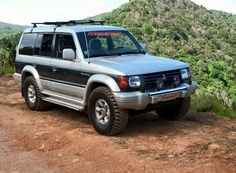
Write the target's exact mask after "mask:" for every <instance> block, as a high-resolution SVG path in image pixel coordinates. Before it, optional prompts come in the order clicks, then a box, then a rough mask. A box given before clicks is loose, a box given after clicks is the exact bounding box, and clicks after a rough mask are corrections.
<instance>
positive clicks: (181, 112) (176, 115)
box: [156, 97, 191, 121]
mask: <svg viewBox="0 0 236 173" xmlns="http://www.w3.org/2000/svg"><path fill="white" fill-rule="evenodd" d="M190 104H191V98H190V97H188V98H185V99H182V100H181V101H179V102H178V103H177V104H175V105H172V106H166V107H163V108H160V109H156V113H157V114H158V115H159V116H160V117H161V118H162V119H165V120H171V121H175V120H178V119H180V118H182V117H184V116H185V115H186V114H187V113H188V111H189V108H190Z"/></svg>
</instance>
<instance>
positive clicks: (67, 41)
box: [55, 34, 76, 58]
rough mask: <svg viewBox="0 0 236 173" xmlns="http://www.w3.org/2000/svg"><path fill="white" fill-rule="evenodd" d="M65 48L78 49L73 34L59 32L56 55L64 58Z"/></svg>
mask: <svg viewBox="0 0 236 173" xmlns="http://www.w3.org/2000/svg"><path fill="white" fill-rule="evenodd" d="M63 49H73V50H74V51H76V48H75V43H74V40H73V37H72V35H67V34H57V36H56V45H55V57H56V58H62V53H63Z"/></svg>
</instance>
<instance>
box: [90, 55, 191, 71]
mask: <svg viewBox="0 0 236 173" xmlns="http://www.w3.org/2000/svg"><path fill="white" fill-rule="evenodd" d="M89 61H90V63H91V65H92V64H93V65H96V66H99V67H100V69H102V68H103V69H106V72H108V71H107V70H109V69H111V70H112V71H114V70H115V71H118V72H121V73H125V74H126V75H129V76H130V75H139V74H147V73H155V72H162V71H170V70H177V69H181V68H186V67H188V64H186V63H183V62H181V61H177V60H173V59H168V58H162V57H156V56H151V55H148V54H146V55H122V56H115V57H99V58H91V59H90V60H89ZM108 73H109V72H108Z"/></svg>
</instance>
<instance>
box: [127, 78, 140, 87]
mask: <svg viewBox="0 0 236 173" xmlns="http://www.w3.org/2000/svg"><path fill="white" fill-rule="evenodd" d="M129 86H130V87H132V88H138V87H140V86H141V79H140V77H139V76H131V77H129Z"/></svg>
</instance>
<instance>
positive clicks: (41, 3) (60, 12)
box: [0, 0, 128, 25]
mask: <svg viewBox="0 0 236 173" xmlns="http://www.w3.org/2000/svg"><path fill="white" fill-rule="evenodd" d="M125 2H128V0H116V1H113V0H97V1H95V0H86V1H85V0H1V1H0V21H4V22H8V23H16V24H25V25H29V24H30V23H31V22H42V21H61V20H71V19H83V18H86V17H89V16H94V15H97V14H100V13H104V12H108V11H111V10H112V9H114V8H117V7H119V6H120V5H121V4H123V3H125Z"/></svg>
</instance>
